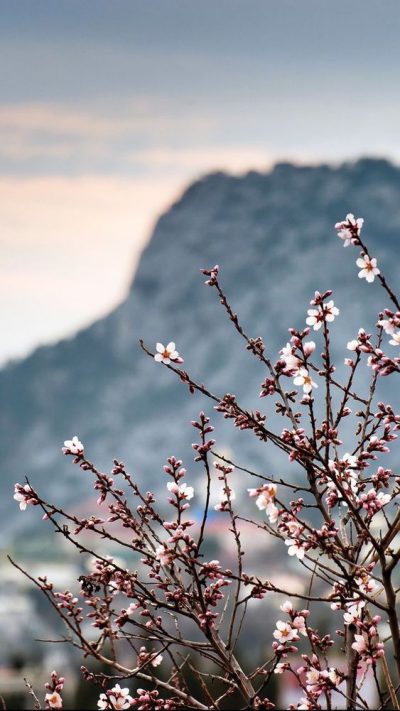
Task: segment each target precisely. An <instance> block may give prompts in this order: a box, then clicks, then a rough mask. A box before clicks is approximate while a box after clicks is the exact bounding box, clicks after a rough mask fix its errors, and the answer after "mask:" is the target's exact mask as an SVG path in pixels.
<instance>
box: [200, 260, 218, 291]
mask: <svg viewBox="0 0 400 711" xmlns="http://www.w3.org/2000/svg"><path fill="white" fill-rule="evenodd" d="M200 271H201V273H202V274H204V276H208V277H210V278H209V279H207V281H205V282H204V283H205V284H207V286H215V285H216V284H217V283H218V272H219V266H218V264H216V265H215V266H214V267H212V269H200Z"/></svg>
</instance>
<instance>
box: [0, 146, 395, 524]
mask: <svg viewBox="0 0 400 711" xmlns="http://www.w3.org/2000/svg"><path fill="white" fill-rule="evenodd" d="M399 198H400V168H398V167H396V166H394V165H393V164H391V163H389V162H388V161H386V160H381V159H369V158H366V159H361V160H359V161H356V162H346V163H344V164H342V165H338V166H330V165H325V164H324V165H322V166H296V165H293V164H290V163H279V164H277V165H276V166H275V167H274V168H273V169H272V170H271V171H269V172H266V173H259V172H257V171H249V172H248V173H246V174H245V175H243V176H230V175H227V174H226V173H223V172H219V171H217V172H214V173H212V174H209V175H208V176H205V177H204V178H202V179H200V180H198V181H196V182H195V183H193V184H192V185H191V186H189V187H188V189H187V190H185V191H184V192H183V194H182V196H181V197H180V198H179V199H178V200H176V201H175V202H174V203H173V205H172V206H171V208H170V209H169V210H168V211H167V212H166V213H164V214H163V215H162V216H161V217H160V219H159V220H158V222H157V224H156V226H155V229H154V232H153V235H152V238H151V240H150V242H149V244H148V245H147V247H146V248H145V250H144V252H143V255H142V257H141V260H140V263H139V267H138V269H137V272H136V275H135V278H134V279H133V282H132V285H131V288H130V290H129V292H128V294H127V297H126V299H125V300H124V301H123V302H122V303H121V304H120V305H119V306H117V307H116V308H115V309H114V310H112V311H111V312H110V313H109V314H108V315H107V316H105V317H104V318H102V319H98V320H97V321H96V322H95V323H93V324H92V325H91V326H89V327H88V328H85V329H81V330H80V331H79V332H78V333H77V334H76V335H75V336H72V337H69V338H67V339H63V340H62V341H59V342H58V343H57V344H55V345H53V346H42V347H40V348H39V349H36V350H35V351H34V352H33V353H32V354H31V355H30V356H28V357H27V358H25V359H23V360H20V361H18V362H16V363H10V364H8V365H7V366H6V367H4V368H3V369H2V370H1V371H0V398H1V402H3V403H5V405H6V407H5V408H4V409H3V410H2V413H1V414H0V422H1V425H0V433H1V434H0V450H1V451H2V458H1V469H2V471H1V479H0V481H1V485H0V487H1V493H2V496H1V497H0V499H1V502H0V511H1V513H2V515H3V516H4V517H5V521H6V523H7V526H8V530H9V531H10V532H12V531H13V530H17V529H19V528H20V526H21V525H22V523H21V522H20V521H15V516H14V514H15V511H14V509H13V507H12V504H13V503H14V502H12V501H11V498H12V491H11V489H12V484H13V482H14V481H21V480H22V479H23V476H24V473H28V474H29V476H30V477H31V480H32V483H33V484H34V485H36V486H37V487H38V488H39V489H40V490H41V491H42V492H43V493H45V492H46V495H47V498H49V499H51V498H52V497H53V498H57V500H58V501H61V502H64V503H68V502H72V501H73V500H74V499H78V498H79V497H80V496H81V495H83V493H84V492H85V493H88V491H89V490H88V485H87V482H85V481H84V478H83V477H82V473H80V472H78V471H75V470H74V468H73V467H71V463H70V462H67V461H66V459H65V458H63V457H62V455H61V454H60V447H61V446H62V442H63V440H64V439H66V438H69V437H70V436H72V435H73V434H78V435H79V437H80V438H81V439H82V441H84V443H85V445H86V448H87V452H88V455H89V456H92V458H93V459H95V460H96V462H99V464H100V466H101V467H104V468H109V467H110V466H111V464H112V459H113V457H117V458H120V459H123V460H126V462H127V465H128V466H129V467H130V468H132V469H133V470H134V472H135V473H136V475H137V476H138V478H140V479H141V480H142V481H143V483H145V485H146V487H147V488H149V487H151V486H155V488H158V487H159V486H160V468H161V465H162V463H163V462H164V460H165V459H166V457H167V456H169V455H170V454H172V453H174V454H176V455H178V456H181V454H183V455H184V456H185V458H187V457H190V456H191V453H190V442H191V438H192V433H191V429H190V425H189V424H188V423H189V422H190V420H191V419H193V417H194V416H195V415H196V413H197V412H198V411H199V409H201V408H202V407H207V410H208V411H209V412H211V413H212V409H211V408H210V406H209V404H207V403H205V402H204V401H203V400H202V399H201V398H199V397H197V396H196V397H190V396H189V395H188V394H187V392H185V389H184V388H183V387H182V386H181V385H180V384H179V383H178V382H177V381H176V379H174V378H171V377H170V373H166V372H165V369H164V368H162V367H159V366H158V365H157V364H155V363H152V362H151V361H150V359H148V358H146V357H145V356H144V354H143V353H142V352H141V351H140V348H139V345H138V341H139V338H140V337H143V338H144V339H145V341H146V342H147V343H148V344H149V345H150V346H151V347H152V346H153V344H154V343H155V341H159V340H160V341H163V342H167V341H169V340H174V341H176V344H177V347H178V350H179V351H180V352H181V353H182V354H183V356H184V357H185V365H184V367H185V368H187V369H188V370H189V372H191V373H193V375H194V376H195V377H196V378H197V379H199V380H201V381H203V380H206V381H207V383H209V384H210V386H211V387H213V388H215V389H216V390H217V391H218V393H219V394H220V395H222V394H224V392H228V391H232V390H233V391H234V392H237V394H238V396H239V398H240V399H241V400H242V401H243V402H244V403H245V404H246V406H249V407H250V406H252V407H255V406H256V407H261V405H262V406H264V402H263V401H261V404H260V401H259V400H257V395H258V392H259V389H260V388H259V385H260V383H261V382H262V380H263V378H264V377H265V374H264V373H263V371H262V369H261V368H260V365H259V364H258V363H256V362H253V361H252V360H251V357H250V356H249V354H248V353H246V352H245V350H244V349H243V348H242V346H241V344H240V342H239V341H238V339H237V335H236V334H235V333H234V332H233V329H232V328H231V325H230V324H229V323H228V322H227V319H226V317H225V315H224V314H223V313H222V309H221V307H220V306H219V304H218V302H217V301H216V299H215V294H214V293H213V292H212V290H210V289H205V287H204V286H203V281H204V278H202V277H201V275H200V274H199V269H200V268H202V267H209V266H213V264H215V263H219V264H220V265H221V280H222V283H223V284H224V285H225V286H226V290H227V292H228V294H229V297H230V299H231V301H232V304H233V307H234V309H235V310H236V311H237V312H238V314H239V316H240V318H241V319H242V321H243V323H244V324H245V325H246V329H247V331H248V332H249V333H250V335H252V336H256V335H261V336H263V337H264V339H265V341H266V343H267V348H268V349H269V350H270V351H271V357H272V358H273V359H274V358H276V356H277V350H278V348H279V347H281V346H282V345H284V344H285V343H286V340H287V338H288V334H287V328H288V327H289V326H292V325H293V326H296V327H301V326H303V325H304V318H305V314H306V309H307V308H308V302H309V299H310V298H311V297H312V295H313V293H314V290H315V289H320V290H322V289H326V288H333V289H335V295H334V298H335V301H336V302H337V303H338V305H339V306H340V308H341V310H342V314H344V313H346V316H345V318H344V319H343V318H342V320H341V326H340V329H341V330H340V334H341V335H340V338H341V340H342V341H343V343H345V342H346V339H347V340H348V339H349V338H350V337H352V336H354V330H355V329H356V328H358V326H361V325H362V326H364V327H366V326H367V325H368V323H369V321H371V316H370V313H369V312H370V311H371V309H372V313H373V314H374V315H376V312H377V311H378V310H379V309H380V308H384V306H387V305H388V303H387V301H386V300H385V298H384V295H383V294H382V293H381V292H379V291H378V287H375V286H372V287H371V286H370V285H368V286H366V285H365V284H361V283H360V282H359V281H358V280H357V270H356V267H355V264H354V262H355V258H356V256H357V255H356V253H355V251H353V252H351V250H350V249H349V250H342V249H341V245H340V243H339V241H338V240H337V238H336V237H335V233H334V229H333V224H334V223H335V222H336V221H337V220H339V219H341V218H343V217H344V215H345V214H346V212H348V211H352V212H354V213H356V214H357V215H361V216H363V217H365V219H366V225H365V228H364V229H365V234H366V239H367V242H368V244H370V245H371V249H372V253H373V254H374V255H375V256H377V257H378V262H379V263H382V265H383V267H384V270H385V272H388V274H389V278H392V279H395V278H398V269H397V268H396V263H395V260H394V259H393V258H392V257H391V254H392V251H393V248H394V247H395V246H396V244H397V242H398V235H399V234H400V199H399ZM349 304H350V305H351V308H350V310H349V312H348V313H347V312H346V305H347V306H348V305H349ZM373 318H374V316H373V317H372V323H371V325H373ZM368 319H369V320H368ZM338 333H339V331H337V333H336V335H337V334H338ZM214 419H217V417H216V416H215V417H214ZM219 431H220V432H221V433H222V435H221V436H222V439H221V446H223V447H226V448H234V447H235V446H236V447H238V448H239V452H240V455H241V459H242V461H243V459H244V458H245V457H246V456H248V457H250V458H251V459H252V460H254V462H255V463H257V464H259V465H260V464H261V465H265V464H266V465H269V461H271V465H272V464H273V463H274V462H275V459H274V455H273V454H272V453H271V454H269V453H268V457H267V460H266V462H265V460H264V457H265V455H264V451H261V449H260V447H258V444H257V443H255V444H254V443H253V441H252V439H251V437H250V436H247V435H245V434H242V433H237V432H236V433H234V432H232V429H231V428H229V427H228V426H226V423H223V422H221V421H220V420H219V419H218V429H217V438H218V432H219ZM237 442H239V444H237ZM269 457H270V458H271V459H270V460H269ZM189 462H190V460H189ZM29 516H30V513H29V514H28V520H29Z"/></svg>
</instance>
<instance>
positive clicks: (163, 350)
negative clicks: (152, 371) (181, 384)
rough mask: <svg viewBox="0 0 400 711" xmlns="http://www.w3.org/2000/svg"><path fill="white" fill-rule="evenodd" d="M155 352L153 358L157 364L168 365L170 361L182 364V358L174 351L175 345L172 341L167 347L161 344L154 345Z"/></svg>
mask: <svg viewBox="0 0 400 711" xmlns="http://www.w3.org/2000/svg"><path fill="white" fill-rule="evenodd" d="M156 351H157V353H156V354H155V356H154V360H156V361H157V363H165V365H168V364H169V363H170V362H171V360H173V361H178V362H179V363H183V358H181V357H180V355H179V353H178V351H177V350H176V349H175V343H174V342H173V341H170V342H169V343H168V345H167V346H164V344H163V343H156Z"/></svg>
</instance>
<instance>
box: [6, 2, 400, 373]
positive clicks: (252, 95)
mask: <svg viewBox="0 0 400 711" xmlns="http://www.w3.org/2000/svg"><path fill="white" fill-rule="evenodd" d="M383 7H384V12H382V9H383ZM399 35H400V4H399V3H398V0H385V3H384V4H383V5H382V2H380V1H379V0H376V1H373V0H336V1H335V2H334V3H333V2H332V3H325V2H321V0H304V1H303V2H299V0H274V1H271V0H240V1H238V0H201V1H196V0H140V1H137V0H112V2H111V1H110V0H96V1H95V2H94V0H57V1H56V2H55V1H54V0H35V1H34V2H33V1H32V0H18V1H15V2H3V3H1V7H0V75H1V77H0V156H1V158H0V220H1V222H0V224H1V231H0V304H1V305H0V326H1V329H2V334H3V338H2V339H1V341H0V344H1V345H0V361H1V362H5V361H6V360H7V359H8V358H10V357H15V356H20V355H24V354H26V353H27V352H29V350H31V349H32V348H33V347H35V346H37V345H39V344H42V343H48V342H53V341H54V340H56V339H58V338H60V337H62V336H65V335H69V334H72V333H73V332H74V331H75V330H76V329H77V328H79V327H81V326H83V325H86V324H88V323H90V322H91V321H92V320H93V319H95V318H97V317H99V316H101V315H103V314H105V313H106V312H107V311H108V310H109V309H110V308H112V306H114V305H115V304H116V303H118V301H120V300H121V299H122V298H123V296H124V294H125V292H126V289H127V287H128V285H129V283H130V280H131V278H132V274H133V272H134V268H135V265H136V264H137V260H138V257H139V256H140V251H141V249H142V248H143V246H144V245H145V243H146V240H147V239H148V237H149V235H150V232H151V229H152V226H153V224H154V222H155V220H156V218H157V216H158V215H159V214H160V212H161V211H162V210H164V209H165V208H166V207H167V206H168V205H169V204H170V202H171V201H172V200H173V199H175V198H176V197H178V196H179V194H180V192H181V191H182V190H183V188H184V187H185V185H186V184H187V183H188V182H189V181H191V180H193V179H195V178H197V177H198V176H200V175H202V174H204V173H206V172H208V171H210V170H216V169H221V168H222V169H226V170H229V171H235V172H242V171H245V170H247V169H250V168H257V169H263V170H265V169H267V168H268V167H270V166H271V165H272V164H273V163H274V162H275V161H276V160H282V159H292V160H295V161H301V162H306V161H312V162H316V161H320V160H330V161H334V162H339V161H340V160H342V159H344V158H355V157H358V156H360V155H364V154H368V155H379V156H384V157H388V158H390V159H392V160H394V161H398V160H399V159H400V141H399V123H400V112H399V109H400V99H399V89H398V87H399V85H400V83H399V71H398V68H399V66H400V43H399V41H398V37H399ZM339 217H340V216H339Z"/></svg>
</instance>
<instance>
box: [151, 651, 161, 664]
mask: <svg viewBox="0 0 400 711" xmlns="http://www.w3.org/2000/svg"><path fill="white" fill-rule="evenodd" d="M162 660H163V656H162V654H157V656H156V657H153V659H152V660H151V662H150V664H151V666H152V667H159V666H160V664H161V662H162Z"/></svg>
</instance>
